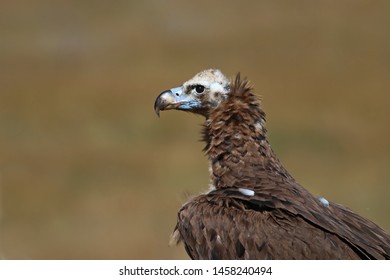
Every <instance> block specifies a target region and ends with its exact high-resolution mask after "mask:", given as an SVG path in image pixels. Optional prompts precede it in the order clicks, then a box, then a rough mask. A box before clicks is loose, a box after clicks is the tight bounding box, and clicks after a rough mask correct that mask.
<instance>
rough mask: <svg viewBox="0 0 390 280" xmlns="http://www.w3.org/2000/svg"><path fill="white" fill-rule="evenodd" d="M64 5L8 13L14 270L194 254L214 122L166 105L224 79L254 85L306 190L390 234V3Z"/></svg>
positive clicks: (1, 67)
mask: <svg viewBox="0 0 390 280" xmlns="http://www.w3.org/2000/svg"><path fill="white" fill-rule="evenodd" d="M32 2H34V3H32ZM56 2H58V3H55V4H54V3H53V1H43V0H42V1H23V3H21V1H6V2H5V3H2V8H1V10H0V31H1V39H0V40H1V41H0V191H1V202H0V206H1V224H0V257H1V258H6V259H85V258H88V259H175V258H187V257H186V254H185V253H184V250H183V248H182V247H177V248H176V247H172V248H170V247H168V241H169V236H170V233H171V231H172V229H173V227H174V224H175V220H176V211H177V209H178V208H179V207H180V205H181V203H182V202H183V201H185V198H186V195H187V194H188V193H189V194H196V193H199V192H201V191H204V190H205V189H206V188H207V184H208V170H207V169H208V166H207V160H206V158H205V157H204V156H203V155H202V152H201V149H202V143H200V142H199V141H198V139H199V128H200V126H199V124H200V123H201V122H202V119H201V118H199V117H196V116H192V115H188V114H183V113H180V112H166V113H164V112H163V113H162V117H161V118H160V119H158V118H157V117H156V116H155V114H154V112H153V102H154V99H155V97H156V96H157V95H158V94H159V93H160V92H161V91H162V90H164V89H167V88H171V87H174V86H178V85H180V83H181V82H183V81H185V80H187V79H188V78H190V77H192V75H194V74H195V73H196V72H198V71H199V70H202V69H205V68H209V67H218V68H220V69H222V70H223V71H224V72H225V73H226V74H228V75H229V76H232V75H234V74H235V73H236V72H237V71H241V73H242V74H243V75H245V76H248V77H249V78H250V80H251V81H252V83H253V84H254V86H255V88H256V91H257V93H258V94H261V95H262V96H263V100H264V108H265V110H266V112H267V116H268V130H269V131H270V137H271V143H272V145H273V148H274V149H275V150H276V152H277V154H278V155H279V157H280V158H281V160H282V162H283V163H284V164H285V165H286V167H287V169H289V170H290V172H291V173H292V174H293V175H294V176H295V177H296V179H297V180H298V181H299V182H300V183H301V184H302V185H304V186H305V187H307V188H308V189H309V190H310V191H311V192H313V193H314V194H316V195H321V196H325V197H326V198H327V199H329V200H332V201H335V202H339V203H342V204H344V205H346V206H348V207H350V208H352V209H353V210H355V211H357V212H358V213H360V214H361V215H363V216H365V217H368V218H370V219H372V220H373V221H375V222H376V223H378V224H379V225H381V226H382V227H384V228H385V229H386V230H387V231H390V219H389V214H390V203H389V199H390V189H389V186H390V172H389V171H390V168H389V166H390V144H389V137H390V128H389V118H390V112H389V105H390V97H389V92H390V79H389V77H390V36H389V30H390V2H389V1H310V0H307V1H221V2H218V3H217V2H214V1H196V2H193V3H183V2H182V1H157V0H156V1H113V2H111V3H106V4H104V3H101V1H100V2H99V1H83V3H80V1H56Z"/></svg>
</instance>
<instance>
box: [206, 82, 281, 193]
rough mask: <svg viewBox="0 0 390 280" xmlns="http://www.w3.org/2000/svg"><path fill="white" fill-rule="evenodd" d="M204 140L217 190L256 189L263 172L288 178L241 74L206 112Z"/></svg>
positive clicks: (262, 114)
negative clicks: (218, 102) (233, 188)
mask: <svg viewBox="0 0 390 280" xmlns="http://www.w3.org/2000/svg"><path fill="white" fill-rule="evenodd" d="M203 140H204V141H205V142H206V147H205V149H204V151H205V152H206V154H207V155H208V157H209V160H210V164H211V174H210V176H211V185H212V186H213V187H214V188H216V189H219V188H226V187H236V188H248V187H249V188H251V187H253V186H258V185H259V183H260V184H261V182H260V181H261V180H262V179H264V178H265V176H266V173H267V171H266V170H273V171H276V172H278V173H286V175H285V177H286V176H287V177H288V176H289V175H288V173H287V171H285V170H284V168H283V167H282V166H281V165H280V163H279V161H278V160H277V158H276V157H275V156H274V153H273V151H272V149H271V147H270V145H269V143H268V140H267V131H266V128H265V113H264V111H263V110H262V109H261V106H260V101H259V99H258V98H257V97H256V96H255V95H254V93H253V92H252V88H251V87H249V86H248V82H247V81H246V80H244V81H242V80H241V79H240V75H237V77H236V79H235V81H234V83H233V84H232V86H231V90H230V93H229V97H228V98H227V99H226V100H225V101H223V102H222V103H221V104H219V106H217V107H216V108H214V109H213V110H211V111H210V112H209V114H208V116H207V118H206V123H205V125H204V129H203Z"/></svg>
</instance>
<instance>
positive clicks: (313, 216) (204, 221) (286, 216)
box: [154, 69, 390, 260]
mask: <svg viewBox="0 0 390 280" xmlns="http://www.w3.org/2000/svg"><path fill="white" fill-rule="evenodd" d="M154 109H155V111H156V113H157V115H159V114H160V111H163V110H171V109H175V110H180V111H186V112H192V113H195V114H198V115H201V116H203V117H204V118H205V123H204V126H203V131H202V134H203V139H202V140H203V141H204V142H205V144H206V145H205V148H204V152H205V154H206V155H207V157H208V160H209V169H210V186H209V189H208V191H207V192H205V193H203V194H201V195H199V196H195V197H193V198H191V199H190V200H189V201H187V202H186V203H184V205H183V206H182V207H181V209H180V210H179V212H178V214H177V224H176V227H175V229H174V232H173V234H172V240H173V242H174V243H179V242H183V243H184V247H185V250H186V252H187V253H188V255H189V257H190V258H192V259H197V260H198V259H203V260H204V259H225V260H234V259H239V260H245V259H290V260H291V259H390V235H389V234H388V233H387V232H386V231H384V230H383V229H382V228H381V227H379V226H378V225H376V224H375V223H373V222H372V221H370V220H368V219H366V218H363V217H361V216H360V215H358V214H356V213H355V212H353V211H351V210H350V209H348V208H346V207H344V206H342V205H340V204H336V203H333V202H330V201H328V200H326V199H325V198H323V197H316V196H314V195H312V194H311V193H310V192H309V191H308V190H306V189H305V188H303V187H302V186H301V185H300V184H299V183H297V182H296V180H295V179H294V178H293V177H292V176H291V175H290V173H289V172H288V171H287V170H286V169H285V168H284V167H283V165H282V164H281V162H280V161H279V159H278V158H277V156H276V155H275V153H274V151H273V150H272V148H271V146H270V144H269V141H268V138H267V130H266V127H265V113H264V111H263V109H262V106H261V102H260V99H259V98H258V97H257V96H256V95H255V93H254V91H253V88H252V87H251V86H250V85H249V83H248V81H247V80H246V79H241V78H240V74H237V76H236V77H235V78H234V79H232V80H231V81H230V80H229V79H228V78H227V77H226V76H225V75H224V74H223V73H222V72H221V71H220V70H217V69H208V70H204V71H202V72H200V73H198V74H196V75H195V76H194V77H193V78H192V79H190V80H188V81H187V82H185V83H184V84H183V85H182V86H179V87H175V88H172V89H170V90H166V91H164V92H162V93H161V94H160V95H159V96H158V97H157V99H156V101H155V103H154ZM172 240H171V241H172Z"/></svg>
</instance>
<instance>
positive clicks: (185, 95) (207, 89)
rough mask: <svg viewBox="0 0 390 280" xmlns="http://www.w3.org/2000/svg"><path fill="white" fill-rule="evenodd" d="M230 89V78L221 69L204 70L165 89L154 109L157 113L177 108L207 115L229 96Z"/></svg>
mask: <svg viewBox="0 0 390 280" xmlns="http://www.w3.org/2000/svg"><path fill="white" fill-rule="evenodd" d="M229 91H230V83H229V80H228V79H227V78H226V76H225V75H224V74H222V72H221V71H220V70H217V69H208V70H204V71H202V72H200V73H198V74H196V75H195V76H194V77H193V78H192V79H190V80H188V81H187V82H185V83H184V84H183V85H182V86H179V87H175V88H171V89H170V90H166V91H163V92H162V93H161V94H160V95H159V96H158V97H157V99H156V101H155V102H154V110H155V111H156V113H157V115H159V114H160V111H163V110H172V109H175V110H181V111H188V112H192V113H196V114H200V115H203V116H207V115H208V113H209V111H210V110H212V109H213V108H216V107H217V106H218V105H219V104H220V103H221V102H222V101H224V100H225V99H226V98H227V96H228V94H229Z"/></svg>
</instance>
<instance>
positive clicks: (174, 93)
mask: <svg viewBox="0 0 390 280" xmlns="http://www.w3.org/2000/svg"><path fill="white" fill-rule="evenodd" d="M183 91H184V88H183V87H176V88H172V89H170V90H166V91H163V92H162V93H160V95H159V96H158V97H157V99H156V101H155V102H154V110H155V111H156V114H157V116H160V111H164V110H171V109H176V110H183V111H191V110H194V109H196V108H197V107H198V106H199V104H200V103H199V101H197V100H194V99H193V97H191V96H190V95H187V94H184V92H183Z"/></svg>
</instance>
